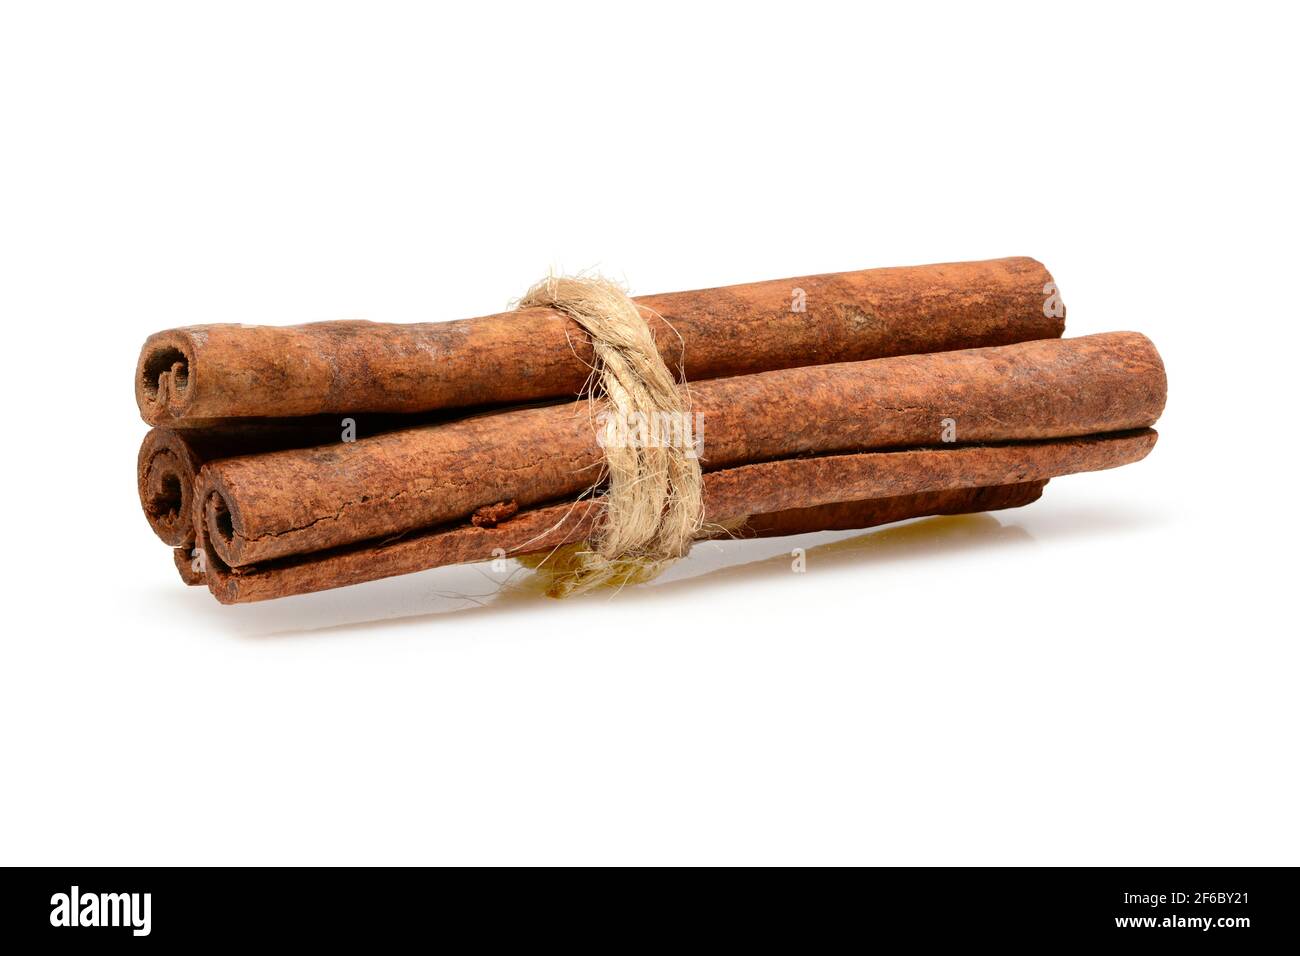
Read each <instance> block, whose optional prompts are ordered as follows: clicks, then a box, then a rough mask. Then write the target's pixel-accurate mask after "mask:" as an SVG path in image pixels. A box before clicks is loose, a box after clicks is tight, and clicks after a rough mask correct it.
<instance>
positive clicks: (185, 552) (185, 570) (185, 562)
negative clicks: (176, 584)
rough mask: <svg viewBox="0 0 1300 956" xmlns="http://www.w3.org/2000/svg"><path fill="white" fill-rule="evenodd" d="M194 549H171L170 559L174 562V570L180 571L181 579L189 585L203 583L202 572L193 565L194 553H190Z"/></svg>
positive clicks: (193, 585)
mask: <svg viewBox="0 0 1300 956" xmlns="http://www.w3.org/2000/svg"><path fill="white" fill-rule="evenodd" d="M194 550H195V549H194V548H176V549H175V550H174V551H172V560H173V561H175V562H176V570H177V571H178V572H179V573H180V576H181V580H182V581H184V582H185V583H186V584H188V585H189V586H190V587H195V586H197V585H200V584H203V583H204V578H203V572H202V571H200V570H198V569H197V568H196V567H195V566H194V565H195V560H194V559H195V557H196V555H194V554H192V553H191V552H192V551H194Z"/></svg>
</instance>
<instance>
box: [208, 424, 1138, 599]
mask: <svg viewBox="0 0 1300 956" xmlns="http://www.w3.org/2000/svg"><path fill="white" fill-rule="evenodd" d="M1155 441H1156V433H1155V432H1153V431H1151V430H1149V429H1143V430H1138V431H1130V432H1125V433H1120V434H1113V435H1102V436H1094V437H1086V438H1071V439H1064V440H1052V441H1040V442H1029V443H1011V444H1004V445H992V446H970V447H950V448H930V449H918V450H912V451H883V452H864V453H859V454H850V455H834V456H825V457H819V458H792V459H785V460H781V461H769V462H761V463H754V464H750V465H745V466H740V467H736V468H730V469H725V470H720V471H716V472H711V473H708V474H706V475H705V476H704V506H705V518H706V522H707V524H706V528H705V532H704V533H706V534H708V533H715V532H716V530H717V526H718V525H723V524H727V523H730V522H734V521H736V520H739V519H742V518H746V517H749V520H751V521H752V520H753V518H752V516H753V515H755V514H764V513H772V512H789V511H791V510H792V509H804V508H816V507H819V506H823V505H831V504H834V503H837V502H843V501H846V500H851V499H857V500H866V499H870V498H876V499H881V498H883V499H886V500H887V501H889V502H891V503H889V504H884V505H879V506H878V507H879V508H880V509H881V512H880V513H882V514H900V515H902V516H904V517H910V516H915V514H916V513H919V512H917V511H916V509H917V508H918V507H919V502H916V501H912V502H905V503H900V502H898V501H897V500H896V499H897V498H898V497H900V496H905V495H921V494H928V493H935V492H945V491H954V490H957V489H962V488H986V487H989V486H992V485H999V484H1000V485H1015V484H1019V483H1026V482H1040V481H1044V480H1046V479H1048V478H1052V477H1056V476H1059V475H1066V474H1074V473H1078V472H1084V471H1097V470H1102V469H1107V468H1115V467H1118V466H1120V465H1123V464H1127V463H1130V462H1134V461H1138V460H1140V459H1142V458H1143V457H1145V456H1146V455H1147V453H1148V452H1150V450H1151V448H1152V447H1153V446H1154V444H1155ZM1035 497H1036V496H1035ZM938 502H939V503H940V505H941V506H943V505H944V503H946V506H950V507H951V506H954V505H953V499H951V498H947V497H945V498H941V499H938ZM602 507H603V506H602V503H601V500H600V499H599V498H594V499H585V500H582V501H578V502H565V503H561V504H551V505H545V506H543V507H539V508H534V509H529V510H526V511H522V512H520V513H518V514H516V515H515V516H513V517H512V518H510V519H508V520H506V521H504V522H502V523H500V524H498V525H496V526H495V527H478V526H476V525H473V524H469V523H466V524H462V525H457V526H454V527H450V528H445V527H444V528H435V529H431V530H428V531H423V532H413V533H411V534H408V535H406V536H403V537H400V538H397V539H393V540H387V541H378V542H364V543H360V544H355V545H352V546H350V547H344V548H339V549H335V550H332V551H326V552H319V553H316V554H305V555H299V556H294V557H289V558H283V559H280V560H278V561H269V562H266V563H263V564H258V565H253V566H248V567H240V568H235V567H231V566H229V565H228V564H227V563H226V562H225V561H224V560H223V558H222V556H221V555H220V554H219V553H218V551H217V550H216V549H215V548H214V547H213V543H212V541H211V540H210V538H209V534H208V530H209V529H208V527H207V526H206V525H201V526H199V527H198V545H199V547H200V548H201V549H202V550H203V552H204V556H205V559H206V561H207V583H208V587H209V589H210V590H211V591H212V593H213V594H214V595H215V596H216V597H217V599H218V600H219V601H221V602H222V603H224V604H233V603H242V602H247V601H261V600H266V599H269V598H276V597H284V596H287V595H292V594H304V593H308V592H312V591H320V590H326V589H328V588H336V587H343V586H345V585H349V584H358V583H361V582H364V581H372V580H377V579H379V578H384V577H391V576H394V575H399V574H409V573H411V572H414V571H422V570H425V569H427V568H434V567H440V566H443V565H448V564H460V563H467V562H473V561H485V560H489V559H491V558H493V557H500V556H504V555H513V554H526V553H535V552H539V551H549V550H551V549H553V548H556V547H559V546H561V545H564V544H570V543H573V542H575V541H581V540H584V539H585V538H587V537H588V536H589V535H590V533H591V531H592V529H593V528H594V527H595V526H596V522H598V521H599V520H600V517H601V510H602ZM873 507H876V506H872V505H864V506H863V508H862V510H861V511H858V512H857V513H856V515H855V517H856V519H858V520H862V521H863V522H864V523H863V524H862V525H861V526H862V527H867V526H869V524H870V523H871V521H872V520H873V519H872V517H871V515H872V510H873ZM958 507H959V505H958ZM909 512H913V513H909ZM812 517H814V518H816V517H817V516H812ZM792 520H793V519H792V518H783V519H781V521H783V522H788V521H792ZM887 520H896V519H895V518H890V519H887ZM814 524H815V521H814ZM791 526H792V527H793V526H795V525H791ZM757 527H759V528H762V527H763V523H762V522H757ZM779 527H781V526H780V525H778V526H777V527H775V528H773V531H777V530H778V529H779ZM710 528H712V531H710Z"/></svg>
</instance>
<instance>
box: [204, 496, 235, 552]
mask: <svg viewBox="0 0 1300 956" xmlns="http://www.w3.org/2000/svg"><path fill="white" fill-rule="evenodd" d="M202 493H203V494H204V499H203V517H202V521H203V527H204V530H205V531H206V532H207V535H206V537H207V542H208V545H209V547H210V549H211V550H212V551H214V552H215V556H216V557H218V558H220V559H221V561H222V563H224V564H238V563H239V551H240V547H239V536H238V535H237V534H236V533H235V518H234V516H233V515H232V513H231V510H230V503H229V502H228V501H227V500H226V496H225V495H223V494H222V493H221V492H220V491H218V490H217V489H215V488H210V487H207V488H204V489H203V491H202Z"/></svg>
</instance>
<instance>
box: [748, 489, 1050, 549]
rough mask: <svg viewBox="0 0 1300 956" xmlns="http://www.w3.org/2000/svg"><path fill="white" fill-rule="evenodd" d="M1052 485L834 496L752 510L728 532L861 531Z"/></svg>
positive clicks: (1012, 502) (987, 504)
mask: <svg viewBox="0 0 1300 956" xmlns="http://www.w3.org/2000/svg"><path fill="white" fill-rule="evenodd" d="M1046 485H1047V482H1046V481H1026V482H1022V483H1020V484H1015V485H994V486H992V487H989V488H954V489H947V490H944V491H929V492H922V493H920V494H915V495H896V496H894V497H892V498H867V499H865V500H862V501H834V502H831V503H830V504H824V505H814V506H812V507H811V508H789V509H787V510H785V511H773V512H771V513H769V514H756V515H750V516H749V517H748V518H747V519H746V520H745V522H744V524H742V525H741V526H740V527H738V528H735V529H733V530H732V531H730V532H728V533H727V535H726V537H735V538H776V537H783V536H786V535H794V534H808V533H810V532H814V531H856V530H863V529H866V528H874V527H876V526H878V525H882V524H893V523H894V522H896V521H905V520H907V519H908V518H928V517H932V516H936V515H959V514H976V513H978V512H981V511H1002V510H1004V509H1007V508H1020V507H1023V506H1024V505H1027V504H1032V503H1033V502H1035V501H1037V500H1038V499H1039V498H1040V497H1042V494H1043V488H1044V487H1045V486H1046Z"/></svg>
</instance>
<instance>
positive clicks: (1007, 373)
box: [195, 332, 1165, 567]
mask: <svg viewBox="0 0 1300 956" xmlns="http://www.w3.org/2000/svg"><path fill="white" fill-rule="evenodd" d="M690 396H691V400H692V408H693V410H694V411H695V412H696V413H698V414H699V415H700V416H702V419H701V420H702V421H703V423H704V454H703V464H704V467H705V469H706V470H716V469H719V468H727V467H735V466H739V465H744V464H750V463H754V462H763V461H769V460H773V459H781V458H788V457H792V456H806V455H825V454H829V453H835V452H846V451H861V450H866V449H880V448H908V447H917V446H928V445H939V444H940V443H941V442H943V441H944V440H946V439H948V438H955V439H956V440H957V441H958V442H959V443H972V442H1005V441H1025V440H1034V439H1049V438H1066V437H1073V436H1080V435H1092V434H1100V433H1104V432H1114V431H1122V430H1125V429H1135V428H1145V427H1147V426H1149V425H1151V424H1153V423H1154V422H1155V420H1156V419H1157V418H1158V417H1159V415H1160V411H1161V409H1162V408H1163V406H1164V400H1165V375H1164V368H1163V366H1162V364H1161V362H1160V357H1159V355H1158V354H1157V353H1156V350H1155V348H1154V346H1152V344H1151V343H1150V342H1149V341H1148V340H1147V339H1146V338H1145V337H1144V336H1142V335H1139V334H1137V333H1132V332H1117V333H1110V334H1106V335H1095V336H1088V337H1085V338H1079V339H1070V340H1062V341H1056V340H1048V341H1040V342H1025V343H1021V344H1018V345H1011V346H1003V347H997V348H987V349H972V350H966V351H960V352H943V353H937V354H931V355H907V356H899V357H895V358H886V359H877V360H875V361H869V362H857V363H845V364H838V365H825V366H818V367H807V368H797V369H786V370H783V371H778V372H767V373H762V374H756V375H745V376H739V377H736V378H729V379H717V380H713V381H707V382H702V383H699V384H696V385H692V386H691V387H690ZM592 414H593V409H592V407H591V406H590V405H589V404H588V403H586V402H578V403H569V404H565V405H561V406H550V407H545V408H532V409H524V410H521V411H511V412H503V413H499V414H495V415H485V416H481V417H478V418H474V419H469V420H465V421H459V422H452V423H449V424H444V425H439V426H432V427H427V428H416V429H408V430H404V431H399V432H393V433H391V434H388V435H380V436H378V437H375V438H371V439H365V440H362V441H358V442H355V443H353V444H348V445H335V446H331V447H327V448H311V449H305V450H300V451H286V452H277V453H272V454H268V455H262V456H257V457H250V458H236V459H228V460H224V461H217V462H213V463H211V464H209V465H207V466H205V467H204V468H203V469H202V471H201V472H200V475H199V478H198V481H197V484H196V487H197V492H196V498H195V507H196V508H199V509H202V513H201V515H200V514H199V513H198V512H196V515H195V517H196V520H201V521H203V522H205V524H206V527H207V532H208V536H209V538H210V540H211V543H212V546H213V548H214V549H215V551H216V552H217V553H218V554H219V555H220V557H221V559H222V560H223V561H224V562H225V563H226V564H228V565H230V566H236V567H237V566H243V565H248V564H253V563H256V562H263V561H268V560H273V559H276V558H282V557H286V556H289V555H293V554H304V553H310V552H313V551H322V550H326V549H330V548H337V547H341V546H345V545H348V544H352V543H355V542H358V541H363V540H368V539H380V538H384V537H387V536H392V535H399V534H406V533H409V532H411V531H413V530H416V529H421V528H429V527H433V526H436V525H441V524H446V523H448V522H452V521H461V520H464V519H466V518H468V516H469V515H471V514H472V513H474V512H475V511H476V510H477V509H479V508H482V507H484V506H489V505H493V504H496V503H498V502H510V501H513V502H516V503H517V504H518V506H519V507H521V508H529V507H534V506H536V505H539V504H542V503H545V502H549V501H554V500H559V499H563V498H568V497H572V496H575V495H577V494H578V493H580V492H583V491H585V490H587V489H589V488H591V487H592V486H593V485H594V484H596V483H597V482H598V481H599V479H600V476H601V466H602V462H603V452H602V449H601V448H600V446H599V445H598V443H597V440H596V435H595V429H594V428H593V425H592ZM948 423H951V424H948ZM950 432H951V433H952V434H950ZM1012 480H1017V479H1012ZM981 483H982V484H999V483H1004V481H1003V480H1002V479H997V480H991V481H984V482H981ZM940 487H942V486H940ZM949 487H952V486H949ZM884 493H886V494H887V493H891V492H889V491H888V490H887V491H886V492H884ZM900 493H901V492H900ZM841 497H843V498H852V497H858V496H855V495H843V496H841ZM860 497H868V495H861V496H860Z"/></svg>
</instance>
